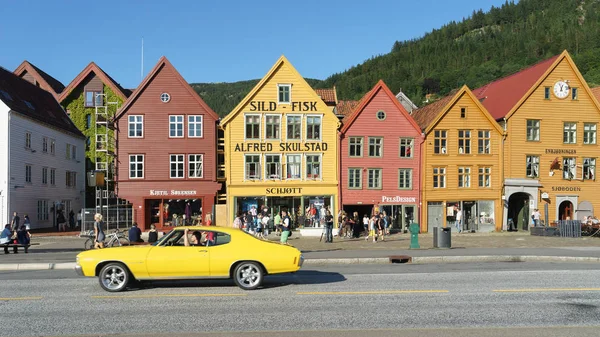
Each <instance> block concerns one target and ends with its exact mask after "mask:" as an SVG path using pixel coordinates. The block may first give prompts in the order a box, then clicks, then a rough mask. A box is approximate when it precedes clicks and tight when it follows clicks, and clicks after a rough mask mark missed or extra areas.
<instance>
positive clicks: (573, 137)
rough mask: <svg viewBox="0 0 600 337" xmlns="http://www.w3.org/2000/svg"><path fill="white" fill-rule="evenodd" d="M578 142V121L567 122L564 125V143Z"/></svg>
mask: <svg viewBox="0 0 600 337" xmlns="http://www.w3.org/2000/svg"><path fill="white" fill-rule="evenodd" d="M576 142H577V123H570V122H567V123H565V124H564V127H563V143H565V144H575V143H576Z"/></svg>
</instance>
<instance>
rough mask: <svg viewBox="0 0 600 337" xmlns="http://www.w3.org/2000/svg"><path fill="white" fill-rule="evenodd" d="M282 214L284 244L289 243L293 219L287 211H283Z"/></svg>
mask: <svg viewBox="0 0 600 337" xmlns="http://www.w3.org/2000/svg"><path fill="white" fill-rule="evenodd" d="M281 215H282V216H283V220H282V221H283V223H282V228H281V240H280V242H281V244H282V245H288V242H287V241H288V238H289V236H290V231H291V220H290V217H289V216H288V214H287V211H282V212H281Z"/></svg>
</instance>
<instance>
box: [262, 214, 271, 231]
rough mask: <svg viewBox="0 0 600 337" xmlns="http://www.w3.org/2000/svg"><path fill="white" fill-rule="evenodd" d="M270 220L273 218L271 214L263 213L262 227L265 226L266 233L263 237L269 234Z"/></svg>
mask: <svg viewBox="0 0 600 337" xmlns="http://www.w3.org/2000/svg"><path fill="white" fill-rule="evenodd" d="M269 220H271V218H270V217H269V214H265V215H263V217H262V228H263V232H264V235H261V236H262V237H265V236H268V235H269Z"/></svg>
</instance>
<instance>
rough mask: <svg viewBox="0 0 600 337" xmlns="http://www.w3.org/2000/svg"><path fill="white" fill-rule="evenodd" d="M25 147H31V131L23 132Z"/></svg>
mask: <svg viewBox="0 0 600 337" xmlns="http://www.w3.org/2000/svg"><path fill="white" fill-rule="evenodd" d="M25 148H26V149H31V132H25Z"/></svg>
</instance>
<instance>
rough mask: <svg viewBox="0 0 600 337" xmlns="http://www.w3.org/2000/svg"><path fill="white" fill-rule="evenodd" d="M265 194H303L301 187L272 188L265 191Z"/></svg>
mask: <svg viewBox="0 0 600 337" xmlns="http://www.w3.org/2000/svg"><path fill="white" fill-rule="evenodd" d="M265 193H266V194H267V195H269V194H302V188H301V187H271V188H267V189H265Z"/></svg>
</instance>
